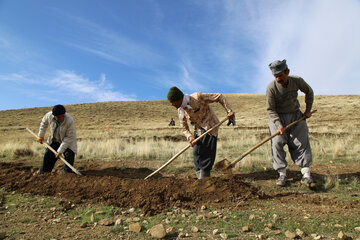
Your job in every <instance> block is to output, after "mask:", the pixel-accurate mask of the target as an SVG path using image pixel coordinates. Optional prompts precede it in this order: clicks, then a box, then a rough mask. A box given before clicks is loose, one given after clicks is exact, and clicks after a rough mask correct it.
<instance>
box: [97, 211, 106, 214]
mask: <svg viewBox="0 0 360 240" xmlns="http://www.w3.org/2000/svg"><path fill="white" fill-rule="evenodd" d="M104 214H105V212H104V211H97V212H95V215H104Z"/></svg>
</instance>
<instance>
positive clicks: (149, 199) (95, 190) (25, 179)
mask: <svg viewBox="0 0 360 240" xmlns="http://www.w3.org/2000/svg"><path fill="white" fill-rule="evenodd" d="M37 170H38V169H37V168H34V167H30V166H25V165H24V164H22V163H0V186H2V187H4V188H6V189H7V190H8V191H16V192H21V193H30V194H33V195H44V196H58V197H61V198H64V199H68V200H70V201H72V202H74V203H81V202H82V201H87V202H90V203H102V204H106V205H114V206H118V207H121V208H141V209H142V212H143V214H145V215H153V214H157V213H160V212H164V211H166V210H167V209H169V208H170V207H181V208H185V209H186V208H187V209H196V208H200V207H201V206H202V205H204V204H206V205H207V206H210V207H211V206H212V207H217V208H224V207H229V206H231V205H234V203H236V202H239V201H244V200H251V199H259V198H265V197H266V195H265V194H264V193H262V191H260V190H259V188H257V187H254V186H252V185H250V184H248V183H245V182H244V181H243V180H242V178H241V177H240V176H239V175H225V176H222V177H212V178H207V179H201V180H197V179H195V178H190V177H185V178H183V177H162V176H161V175H158V176H155V177H154V178H150V179H147V180H144V177H146V176H147V175H148V174H150V173H151V172H152V171H151V170H149V169H147V168H138V169H135V168H116V167H109V168H104V169H98V170H96V169H86V168H84V169H82V170H81V172H82V173H83V174H84V176H79V175H76V174H65V173H61V171H59V172H52V173H47V174H42V175H39V174H37Z"/></svg>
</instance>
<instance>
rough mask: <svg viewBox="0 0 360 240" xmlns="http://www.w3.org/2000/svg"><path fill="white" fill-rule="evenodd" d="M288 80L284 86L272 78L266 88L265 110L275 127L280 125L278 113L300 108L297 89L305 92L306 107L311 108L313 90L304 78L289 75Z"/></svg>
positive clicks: (291, 111) (292, 111)
mask: <svg viewBox="0 0 360 240" xmlns="http://www.w3.org/2000/svg"><path fill="white" fill-rule="evenodd" d="M288 81H289V83H288V86H287V87H286V88H285V87H283V86H281V84H279V83H277V82H276V80H273V81H272V82H271V83H270V84H269V85H268V87H267V89H266V100H267V101H266V103H267V107H266V110H267V112H268V115H269V118H270V120H271V121H272V122H273V123H275V125H276V127H279V126H280V125H281V121H280V117H279V115H278V114H279V113H294V112H296V111H298V110H299V109H300V103H299V100H298V90H300V91H301V92H303V93H305V103H306V109H308V110H311V108H312V105H313V102H314V92H313V90H312V88H311V87H310V86H309V84H307V83H306V82H305V81H304V79H302V78H301V77H299V76H295V75H289V77H288Z"/></svg>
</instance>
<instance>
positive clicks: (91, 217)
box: [90, 213, 95, 222]
mask: <svg viewBox="0 0 360 240" xmlns="http://www.w3.org/2000/svg"><path fill="white" fill-rule="evenodd" d="M90 222H95V217H94V214H93V213H92V214H91V216H90Z"/></svg>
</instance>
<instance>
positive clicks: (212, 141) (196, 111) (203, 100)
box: [167, 87, 235, 179]
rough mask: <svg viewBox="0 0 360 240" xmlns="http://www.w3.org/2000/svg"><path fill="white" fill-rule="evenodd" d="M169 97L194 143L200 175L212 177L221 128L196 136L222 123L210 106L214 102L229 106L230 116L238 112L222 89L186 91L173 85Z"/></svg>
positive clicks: (198, 173)
mask: <svg viewBox="0 0 360 240" xmlns="http://www.w3.org/2000/svg"><path fill="white" fill-rule="evenodd" d="M167 99H168V100H169V102H170V103H171V105H172V106H174V107H175V108H177V110H178V114H179V121H180V126H181V128H182V131H183V133H184V135H185V136H186V138H187V140H188V142H189V144H190V145H191V146H192V147H193V155H194V164H195V170H196V176H197V178H198V179H202V178H205V177H210V171H211V169H212V167H213V165H214V162H215V157H216V144H217V135H218V128H215V129H214V130H212V131H211V132H210V133H209V134H207V135H205V136H204V137H203V138H202V139H201V140H199V141H198V142H196V143H194V140H195V139H196V138H197V137H199V136H200V135H201V134H203V133H204V132H206V131H207V130H209V129H210V128H212V127H213V126H215V125H216V124H217V123H219V119H218V118H217V116H216V115H215V113H214V111H213V110H212V109H211V107H210V106H209V104H210V103H213V102H218V103H220V104H221V105H222V106H223V107H224V108H225V110H226V112H227V116H228V118H229V119H232V118H233V117H234V116H235V115H234V112H233V111H232V110H231V106H230V104H229V103H228V101H227V100H226V99H225V97H224V96H223V95H222V94H219V93H201V92H197V93H193V94H191V95H187V94H185V95H184V94H183V92H182V91H181V90H180V89H178V88H177V87H171V88H170V90H169V92H168V95H167ZM187 120H189V121H190V122H191V123H192V124H193V125H194V132H195V133H194V135H193V134H192V133H191V132H190V129H189V125H188V124H187Z"/></svg>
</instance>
